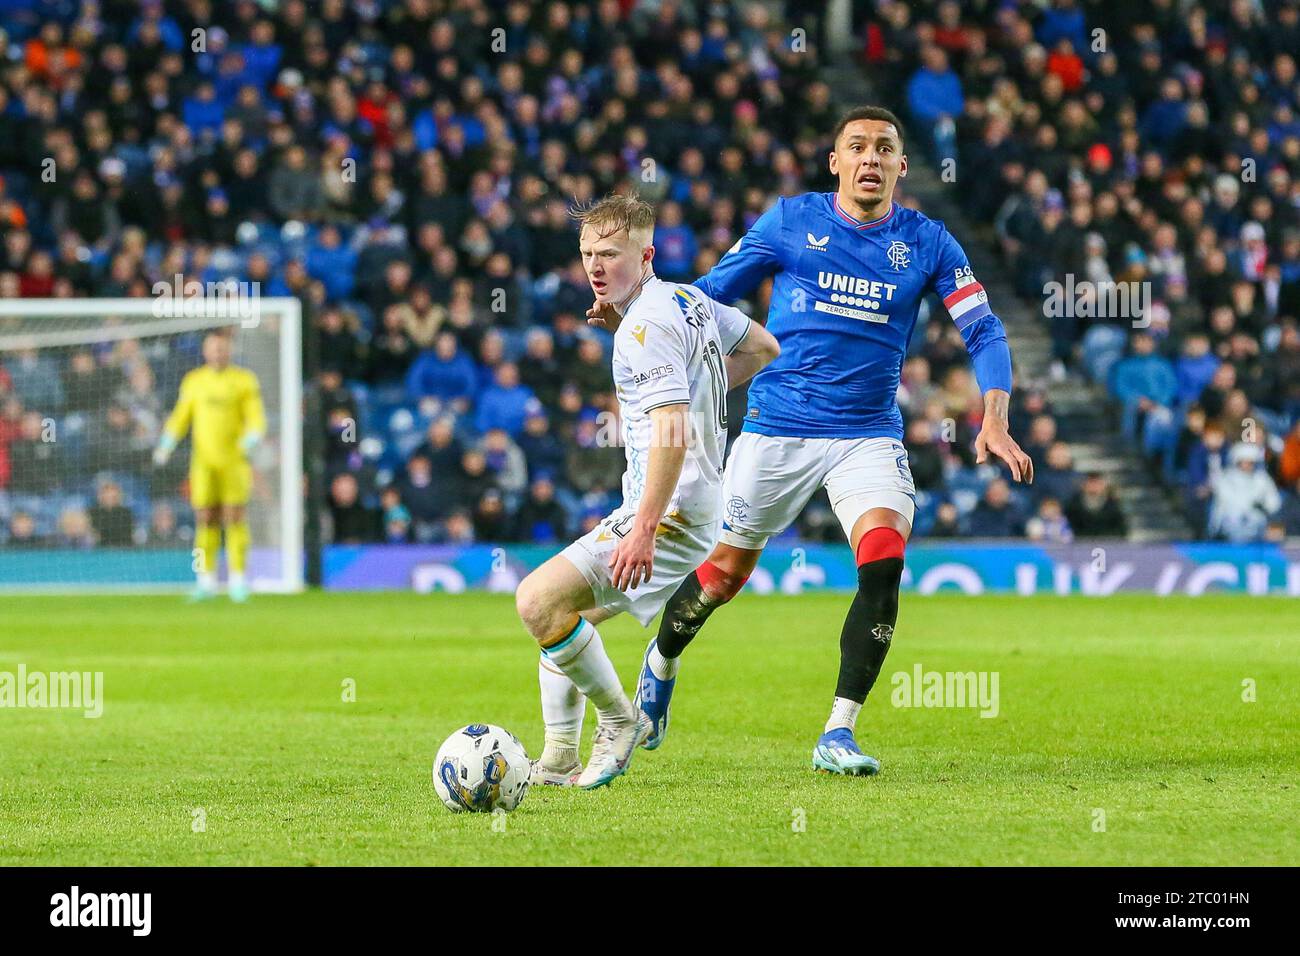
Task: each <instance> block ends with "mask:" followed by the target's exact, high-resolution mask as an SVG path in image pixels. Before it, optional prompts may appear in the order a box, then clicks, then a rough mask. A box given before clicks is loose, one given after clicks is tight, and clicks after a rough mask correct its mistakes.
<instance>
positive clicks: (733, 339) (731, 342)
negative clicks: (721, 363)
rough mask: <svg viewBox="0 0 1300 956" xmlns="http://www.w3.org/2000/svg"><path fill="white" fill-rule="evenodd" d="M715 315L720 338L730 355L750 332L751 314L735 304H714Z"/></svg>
mask: <svg viewBox="0 0 1300 956" xmlns="http://www.w3.org/2000/svg"><path fill="white" fill-rule="evenodd" d="M713 310H714V311H713V317H714V319H715V320H716V321H717V323H718V340H719V341H720V342H721V343H722V352H723V354H724V355H730V354H731V353H732V352H734V351H736V348H737V347H738V346H739V345H740V343H741V342H743V341H744V339H745V336H746V335H748V334H749V316H747V315H746V314H745V313H744V312H741V311H740V310H739V309H737V308H736V307H735V306H733V305H722V304H721V303H720V302H715V303H714V304H713Z"/></svg>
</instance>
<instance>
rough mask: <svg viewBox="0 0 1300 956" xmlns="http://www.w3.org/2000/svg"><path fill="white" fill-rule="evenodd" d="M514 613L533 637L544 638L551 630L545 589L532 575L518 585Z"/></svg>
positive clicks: (549, 611) (549, 609)
mask: <svg viewBox="0 0 1300 956" xmlns="http://www.w3.org/2000/svg"><path fill="white" fill-rule="evenodd" d="M515 611H516V612H517V613H518V614H519V620H521V621H523V623H524V627H525V628H527V629H528V633H529V634H532V635H533V637H535V638H541V637H545V636H546V635H547V634H548V633H550V631H551V630H553V628H551V627H550V623H551V616H552V615H551V608H550V606H549V603H548V602H547V600H546V592H545V588H543V587H542V586H541V585H540V584H539V583H538V581H537V580H536V577H535V576H534V575H531V574H530V575H529V576H528V577H526V578H524V579H523V581H521V582H520V583H519V587H518V589H516V591H515Z"/></svg>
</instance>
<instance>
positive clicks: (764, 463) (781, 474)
mask: <svg viewBox="0 0 1300 956" xmlns="http://www.w3.org/2000/svg"><path fill="white" fill-rule="evenodd" d="M823 485H824V486H825V487H826V493H827V494H828V495H829V496H830V500H831V508H832V509H833V510H834V511H835V517H836V518H838V519H839V521H840V526H841V527H843V528H844V536H845V537H846V538H847V537H850V536H851V535H852V533H853V526H854V525H855V524H857V521H858V519H859V518H861V517H862V516H863V515H864V514H865V513H866V512H868V511H870V510H871V509H872V508H889V509H890V510H891V511H897V512H898V513H899V514H900V515H902V516H903V517H904V518H906V519H907V522H908V524H911V523H912V518H913V517H914V516H915V514H916V501H915V496H916V486H915V485H914V484H913V483H912V469H911V468H910V467H909V466H908V463H907V450H906V449H905V448H904V447H903V445H902V443H901V442H898V441H895V440H894V439H892V438H785V437H781V438H778V437H774V436H772V435H760V434H757V433H756V432H741V434H740V437H739V438H737V439H736V443H735V444H734V445H733V446H732V447H731V457H730V458H728V459H727V469H726V472H725V473H724V474H723V478H722V504H723V512H724V514H723V525H722V535H721V537H720V539H719V540H721V542H722V543H723V544H729V545H731V546H732V547H736V548H744V549H745V550H747V551H761V550H762V549H763V546H764V545H765V544H767V539H768V538H770V537H771V536H772V535H774V534H780V533H781V532H782V531H784V530H785V529H786V528H788V527H789V526H790V523H791V522H792V521H794V519H795V518H797V517H798V516H799V512H801V511H803V509H804V506H805V505H806V504H808V501H809V499H810V498H812V496H813V495H814V494H816V493H817V489H818V488H820V487H822V486H823Z"/></svg>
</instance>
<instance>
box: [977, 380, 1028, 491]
mask: <svg viewBox="0 0 1300 956" xmlns="http://www.w3.org/2000/svg"><path fill="white" fill-rule="evenodd" d="M1010 405H1011V395H1010V394H1009V393H1008V392H1004V391H1003V390H1002V389H1000V388H991V389H989V390H988V391H987V392H985V393H984V423H983V424H982V425H981V426H980V433H979V434H978V435H976V436H975V462H976V464H980V465H982V464H984V462H986V461H988V460H989V455H993V456H994V457H996V458H1001V459H1002V461H1004V462H1005V463H1006V466H1007V467H1008V468H1010V469H1011V477H1012V478H1014V479H1015V480H1016V481H1023V482H1024V483H1025V484H1033V481H1034V461H1033V459H1032V458H1030V457H1029V456H1028V455H1026V454H1025V453H1024V451H1023V450H1022V449H1021V448H1020V445H1019V444H1018V443H1017V442H1016V440H1015V439H1014V438H1012V437H1011V432H1010V431H1009V429H1008V425H1007V415H1008V409H1009V408H1010Z"/></svg>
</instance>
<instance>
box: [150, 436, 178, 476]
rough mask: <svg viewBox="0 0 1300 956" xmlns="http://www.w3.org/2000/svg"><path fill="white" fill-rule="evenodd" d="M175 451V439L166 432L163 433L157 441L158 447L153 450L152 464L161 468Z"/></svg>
mask: <svg viewBox="0 0 1300 956" xmlns="http://www.w3.org/2000/svg"><path fill="white" fill-rule="evenodd" d="M175 450H176V439H175V438H173V437H172V436H171V435H170V434H168V433H167V432H163V436H162V438H161V439H160V440H159V441H158V447H157V448H155V449H154V450H153V463H154V464H155V465H157V466H158V467H159V468H161V467H162V466H163V465H165V464H167V460H168V459H169V458H171V456H172V452H173V451H175Z"/></svg>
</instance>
